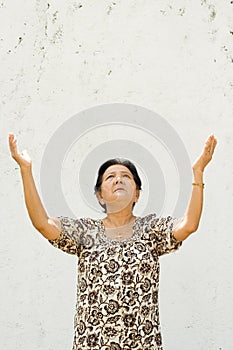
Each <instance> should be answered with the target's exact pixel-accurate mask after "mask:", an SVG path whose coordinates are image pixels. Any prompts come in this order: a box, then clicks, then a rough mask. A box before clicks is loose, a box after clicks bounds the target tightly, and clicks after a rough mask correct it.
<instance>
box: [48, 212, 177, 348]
mask: <svg viewBox="0 0 233 350" xmlns="http://www.w3.org/2000/svg"><path fill="white" fill-rule="evenodd" d="M59 218H60V220H61V225H62V230H61V234H60V237H59V238H58V239H56V240H49V242H50V243H51V244H52V245H53V246H55V247H56V248H59V249H62V250H63V251H65V252H67V253H70V254H76V255H77V257H78V283H77V304H76V313H75V319H74V341H73V350H89V349H91V350H100V349H101V350H131V349H132V350H133V349H135V350H162V339H161V331H160V322H159V307H158V289H159V256H161V255H163V254H166V253H170V252H173V251H175V250H177V249H178V248H179V247H180V246H181V244H182V242H180V241H177V240H176V239H175V237H174V236H173V235H172V229H173V228H174V227H175V225H177V223H178V222H179V221H180V219H175V218H172V217H171V216H168V217H157V216H156V214H149V215H147V216H144V217H136V219H135V222H134V225H133V234H132V236H131V237H130V238H128V239H125V240H122V241H117V240H113V239H111V238H109V237H107V236H106V235H105V228H104V224H103V221H102V220H101V219H91V218H80V219H72V218H68V217H63V216H61V217H59Z"/></svg>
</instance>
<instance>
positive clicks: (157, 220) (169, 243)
mask: <svg viewBox="0 0 233 350" xmlns="http://www.w3.org/2000/svg"><path fill="white" fill-rule="evenodd" d="M148 219H149V220H148V226H147V231H148V233H149V239H150V241H152V244H153V245H154V247H155V249H156V252H157V254H158V255H163V254H168V253H171V252H174V251H176V250H177V249H179V248H180V246H181V245H182V241H178V240H177V239H176V238H175V237H174V235H173V233H172V231H173V230H174V229H175V227H177V226H178V225H179V223H180V222H181V221H182V220H183V218H182V217H181V218H174V217H171V216H167V217H157V216H156V214H150V215H149V217H148Z"/></svg>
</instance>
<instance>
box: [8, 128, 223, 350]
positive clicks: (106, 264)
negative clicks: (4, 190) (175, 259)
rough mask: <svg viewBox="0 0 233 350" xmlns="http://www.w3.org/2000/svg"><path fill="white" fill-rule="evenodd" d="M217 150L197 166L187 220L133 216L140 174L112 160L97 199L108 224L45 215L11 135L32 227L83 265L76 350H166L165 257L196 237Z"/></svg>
mask: <svg viewBox="0 0 233 350" xmlns="http://www.w3.org/2000/svg"><path fill="white" fill-rule="evenodd" d="M216 142H217V141H216V139H215V137H214V135H210V136H209V137H208V139H207V140H206V142H205V146H204V148H203V151H202V153H201V155H200V157H198V159H197V160H196V161H195V162H194V164H193V166H192V170H193V183H192V193H191V198H190V201H189V204H188V207H187V211H186V213H185V214H184V216H183V217H182V220H176V219H174V218H172V217H171V216H168V217H157V216H156V214H149V215H147V216H145V217H140V216H138V217H136V216H135V215H134V214H133V208H134V205H135V203H136V202H137V201H138V200H139V196H140V190H141V180H140V178H139V176H138V173H137V170H136V168H135V166H134V165H133V164H132V163H131V162H130V161H128V160H124V159H111V160H108V161H107V162H105V163H104V164H102V165H101V167H100V169H99V172H98V177H97V182H96V185H95V193H96V196H97V198H98V201H99V203H100V205H101V206H102V207H103V208H104V210H105V213H106V216H105V217H104V218H103V219H92V218H80V219H77V218H75V219H72V218H67V217H58V218H55V217H50V216H49V215H48V214H47V212H46V210H45V209H44V207H43V205H42V203H41V200H40V198H39V195H38V193H37V190H36V186H35V183H34V180H33V176H32V165H31V159H30V157H29V156H28V154H27V153H26V152H25V151H24V152H22V153H19V151H18V149H17V145H16V139H15V137H14V135H13V134H9V144H10V150H11V154H12V157H13V158H14V159H15V160H16V162H17V163H18V164H19V166H20V170H21V175H22V180H23V186H24V194H25V201H26V206H27V210H28V213H29V216H30V219H31V221H32V224H33V225H34V227H35V228H36V229H37V230H38V231H39V232H40V233H41V234H42V235H43V236H45V237H46V238H47V239H48V240H49V242H50V243H51V244H53V245H54V246H55V247H57V248H60V249H62V250H63V251H65V252H67V253H70V254H75V255H77V257H78V286H77V309H76V315H75V320H74V342H73V350H87V349H93V350H94V349H96V350H97V349H101V350H126V349H138V350H146V349H150V350H156V349H162V340H161V332H160V323H159V310H158V288H159V256H160V255H162V254H166V253H169V252H172V251H175V250H177V249H178V248H179V247H180V246H181V244H182V241H183V240H185V239H186V238H187V237H188V236H189V235H190V234H191V233H193V232H195V231H196V230H197V228H198V225H199V221H200V217H201V212H202V203H203V188H204V184H203V172H204V169H205V167H206V165H207V164H208V163H209V162H210V160H211V159H212V155H213V153H214V149H215V146H216Z"/></svg>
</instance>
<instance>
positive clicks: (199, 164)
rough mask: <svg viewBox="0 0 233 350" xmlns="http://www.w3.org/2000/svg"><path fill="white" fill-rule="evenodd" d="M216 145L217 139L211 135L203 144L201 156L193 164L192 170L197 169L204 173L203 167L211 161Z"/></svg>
mask: <svg viewBox="0 0 233 350" xmlns="http://www.w3.org/2000/svg"><path fill="white" fill-rule="evenodd" d="M216 144H217V139H216V138H215V136H214V135H213V134H211V135H210V136H209V137H208V138H207V140H206V142H205V145H204V147H203V150H202V153H201V155H200V156H199V157H198V158H197V159H196V161H195V162H194V163H193V165H192V168H193V170H196V169H197V170H201V171H204V169H205V167H206V166H207V164H208V163H209V162H210V161H211V159H212V156H213V154H214V149H215V147H216Z"/></svg>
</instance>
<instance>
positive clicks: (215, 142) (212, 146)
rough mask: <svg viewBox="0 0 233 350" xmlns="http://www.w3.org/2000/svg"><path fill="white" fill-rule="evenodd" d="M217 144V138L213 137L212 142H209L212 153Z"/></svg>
mask: <svg viewBox="0 0 233 350" xmlns="http://www.w3.org/2000/svg"><path fill="white" fill-rule="evenodd" d="M216 145H217V139H216V138H214V139H213V142H212V143H211V149H210V152H211V153H212V154H213V153H214V150H215V147H216Z"/></svg>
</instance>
